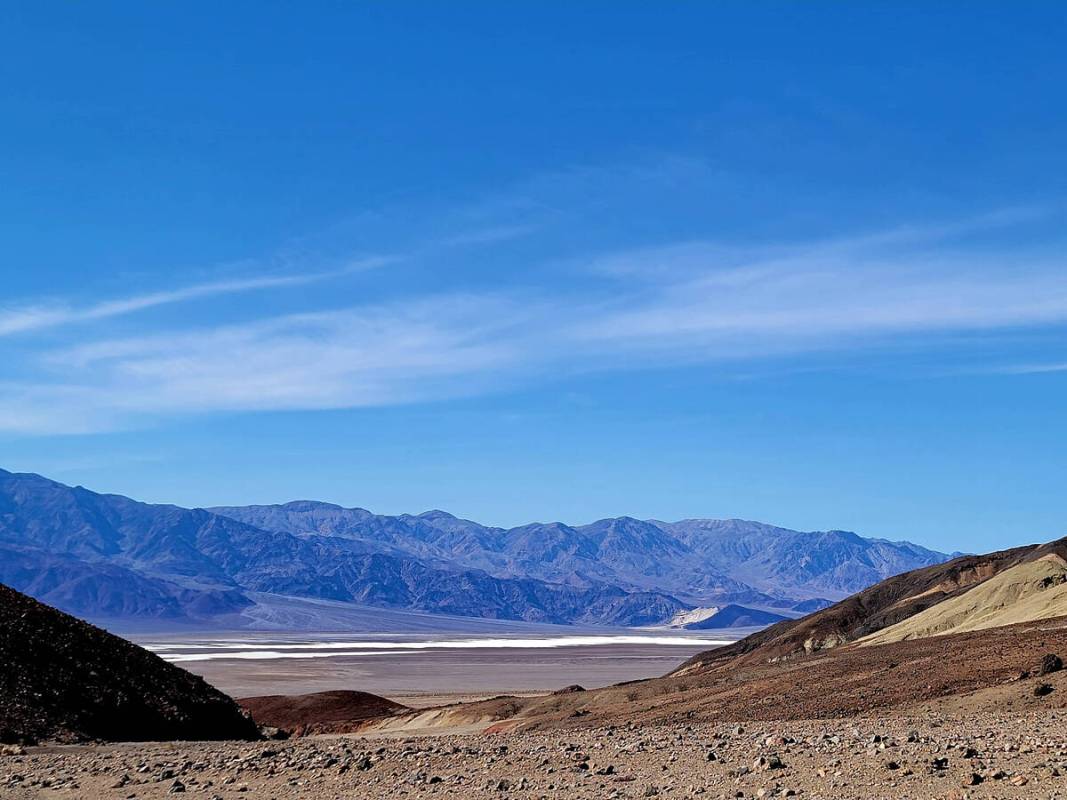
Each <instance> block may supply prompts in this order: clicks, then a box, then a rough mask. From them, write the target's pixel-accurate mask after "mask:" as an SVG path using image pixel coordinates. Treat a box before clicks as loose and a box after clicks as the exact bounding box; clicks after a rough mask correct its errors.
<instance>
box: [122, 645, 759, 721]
mask: <svg viewBox="0 0 1067 800" xmlns="http://www.w3.org/2000/svg"><path fill="white" fill-rule="evenodd" d="M751 631H752V629H751V628H747V629H746V628H736V629H728V630H724V631H701V632H699V633H689V632H686V631H666V630H659V631H651V630H650V631H639V630H631V629H626V628H601V629H595V630H586V631H582V630H578V631H575V630H566V629H564V631H563V633H562V634H561V633H559V632H558V631H552V632H551V633H549V634H546V633H544V632H543V631H542V630H540V629H537V628H532V627H531V628H530V629H529V630H522V629H519V632H515V631H512V632H510V633H506V634H501V633H497V632H493V633H492V634H491V635H490V636H486V635H485V634H472V633H470V632H462V631H460V632H456V631H453V632H434V633H432V634H430V633H427V634H421V635H410V634H409V635H406V636H401V635H396V634H389V635H387V634H370V633H366V634H357V635H355V636H352V635H340V634H332V635H331V634H312V633H300V634H278V633H252V632H248V631H241V632H231V633H218V632H213V633H208V634H183V635H171V636H155V637H152V636H135V637H132V638H134V639H135V640H136V641H137V642H138V643H139V644H141V645H143V646H145V647H148V648H149V649H150V650H153V651H154V652H156V653H158V654H159V655H161V656H163V658H165V659H167V660H173V661H175V663H177V664H178V666H180V667H182V668H184V669H187V670H189V671H190V672H193V673H195V674H197V675H200V676H202V677H203V678H204V679H206V680H207V681H208V683H210V684H212V685H213V686H215V687H216V688H218V689H221V690H222V691H224V692H226V693H227V694H229V695H231V696H232V697H248V696H252V695H264V694H304V693H308V692H317V691H324V690H333V689H358V690H360V691H365V692H371V693H373V694H378V695H382V696H385V697H390V698H392V699H396V700H399V701H400V702H402V703H404V704H405V705H419V706H423V705H430V704H440V703H447V702H453V701H454V700H456V699H459V698H460V697H461V696H466V697H467V698H470V697H473V696H478V697H491V696H494V695H500V694H528V693H530V692H548V691H552V690H554V689H558V688H559V687H561V686H566V685H568V684H574V683H577V684H581V685H582V686H584V687H586V688H589V689H592V688H597V687H601V686H608V685H611V684H615V683H621V682H624V681H633V680H639V679H642V678H652V677H657V676H660V675H664V674H666V673H668V672H670V671H671V670H673V669H675V668H676V667H678V665H679V664H681V663H682V662H684V661H685V660H686V659H688V658H689V657H691V656H693V655H695V654H697V653H700V652H704V651H707V650H708V649H709V648H712V647H715V646H716V645H719V644H725V643H728V642H731V641H734V640H736V639H740V638H742V637H743V636H745V635H746V634H748V633H750V632H751ZM505 645H506V646H505Z"/></svg>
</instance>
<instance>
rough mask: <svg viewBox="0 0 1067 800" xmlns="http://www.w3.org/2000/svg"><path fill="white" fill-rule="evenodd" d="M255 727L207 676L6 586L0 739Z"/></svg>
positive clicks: (209, 732)
mask: <svg viewBox="0 0 1067 800" xmlns="http://www.w3.org/2000/svg"><path fill="white" fill-rule="evenodd" d="M257 735H258V733H257V728H256V725H255V723H254V722H253V721H252V720H251V719H250V718H249V717H248V716H247V715H245V714H244V713H243V712H242V711H241V709H240V708H238V706H237V704H236V703H234V702H233V700H231V699H230V698H229V697H227V696H226V695H224V694H223V693H222V692H220V691H218V690H217V689H214V688H212V687H211V686H209V685H208V684H207V683H206V682H205V681H204V680H203V679H202V678H198V677H197V676H195V675H191V674H190V673H188V672H186V671H185V670H183V669H179V668H178V667H176V666H174V665H172V664H168V663H167V662H165V661H164V660H163V659H161V658H159V657H158V656H155V655H153V654H152V653H149V652H148V651H147V650H144V649H142V648H140V647H137V646H136V645H134V644H131V643H130V642H127V641H126V640H125V639H120V638H119V637H117V636H113V635H111V634H110V633H108V632H106V631H104V630H101V629H100V628H96V627H94V626H92V625H89V624H88V623H86V622H82V621H81V620H78V619H75V618H74V617H72V616H69V615H68V614H64V613H62V612H61V611H57V610H56V609H54V608H51V607H49V606H46V605H44V604H42V603H39V602H37V601H36V600H34V599H33V598H31V597H27V596H26V595H24V594H21V593H19V592H16V591H15V590H14V589H10V588H8V587H7V586H3V585H0V741H7V742H33V741H38V740H58V741H80V740H86V739H102V740H109V741H143V740H163V739H251V738H256V737H257Z"/></svg>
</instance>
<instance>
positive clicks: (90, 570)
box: [0, 470, 947, 625]
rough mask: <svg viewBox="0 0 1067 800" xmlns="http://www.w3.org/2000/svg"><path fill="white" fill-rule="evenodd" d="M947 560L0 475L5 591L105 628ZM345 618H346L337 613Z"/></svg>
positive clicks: (527, 617)
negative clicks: (155, 495) (208, 499)
mask: <svg viewBox="0 0 1067 800" xmlns="http://www.w3.org/2000/svg"><path fill="white" fill-rule="evenodd" d="M945 558H947V556H945V555H943V554H941V553H936V552H933V551H930V550H926V549H924V548H921V547H918V546H916V545H912V544H908V543H905V542H899V543H894V542H886V541H881V540H872V539H864V538H862V537H859V536H856V535H855V534H851V533H844V532H837V531H834V532H827V533H800V532H797V531H789V530H786V529H783V528H775V527H773V526H769V525H763V524H761V523H755V522H742V521H738V520H727V521H720V520H685V521H682V522H675V523H664V522H657V521H642V520H636V519H631V518H627V517H622V518H618V519H606V520H601V521H599V522H595V523H592V524H590V525H582V526H569V525H565V524H562V523H548V524H542V523H534V524H530V525H524V526H521V527H517V528H511V529H504V528H495V527H490V526H485V525H480V524H478V523H476V522H471V521H469V520H463V519H459V518H457V517H454V516H452V515H450V514H447V513H445V512H442V511H431V512H427V513H424V514H419V515H408V514H404V515H400V516H384V515H378V514H373V513H371V512H369V511H366V510H363V509H349V508H342V507H340V506H335V505H331V504H328V503H318V502H309V501H301V502H294V503H286V504H283V505H272V506H244V507H226V508H214V509H185V508H180V507H178V506H172V505H151V504H146V503H139V502H136V501H134V500H131V499H129V498H127V497H123V496H120V495H111V494H98V493H95V492H92V491H89V490H88V489H85V488H82V487H70V486H65V485H63V484H61V483H57V482H55V481H51V480H48V479H47V478H43V477H41V476H39V475H33V474H16V473H11V472H6V471H4V470H0V583H5V584H8V585H9V586H12V587H13V588H15V589H18V590H19V591H23V592H26V593H27V594H31V595H33V596H34V597H37V598H38V599H40V600H43V601H44V602H47V603H49V604H51V605H55V606H57V607H59V608H61V609H63V610H66V611H69V612H71V613H74V614H77V615H79V616H83V617H87V618H90V619H96V620H142V621H145V620H148V621H151V620H159V621H171V622H186V623H191V624H219V625H242V624H248V623H249V620H253V621H255V624H262V625H269V624H270V614H269V613H268V611H265V610H264V609H268V610H269V609H270V607H271V606H272V603H273V602H274V601H275V600H277V601H279V602H281V601H282V600H284V601H285V602H286V603H290V604H291V603H292V599H293V598H298V599H301V600H303V601H306V604H307V608H309V609H312V611H310V612H307V611H306V609H305V610H304V611H302V612H301V613H302V615H303V617H304V618H307V616H308V614H309V613H310V614H311V616H312V617H313V616H314V611H313V609H314V608H315V605H314V604H315V603H320V604H321V603H322V602H323V601H331V602H330V608H331V614H336V609H337V608H338V605H337V604H338V603H342V604H353V607H355V605H354V604H358V605H359V606H360V607H363V608H366V607H371V608H389V609H394V610H405V611H417V612H426V613H431V614H448V615H454V616H459V617H481V618H489V619H498V620H523V621H528V622H540V623H555V624H604V625H655V624H659V623H661V622H664V621H666V620H669V619H670V618H671V617H673V616H674V615H675V614H677V613H678V612H679V611H683V610H686V609H688V608H691V607H694V606H698V605H704V606H708V605H716V604H718V605H722V604H726V603H743V604H747V605H750V606H751V605H754V606H758V607H760V606H761V607H772V608H789V607H792V606H794V605H796V604H797V603H799V602H804V601H809V600H811V599H812V598H835V599H836V598H839V597H842V596H844V595H847V594H849V593H851V592H854V591H856V590H857V589H860V588H863V587H864V586H866V585H868V584H870V583H873V582H875V581H877V580H879V579H881V578H883V577H886V576H889V575H893V574H896V573H898V572H902V571H905V570H908V569H913V568H915V567H918V566H923V565H927V564H934V563H938V562H940V561H943V560H944V559H945ZM333 618H336V617H333Z"/></svg>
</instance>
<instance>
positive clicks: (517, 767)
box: [0, 709, 1067, 800]
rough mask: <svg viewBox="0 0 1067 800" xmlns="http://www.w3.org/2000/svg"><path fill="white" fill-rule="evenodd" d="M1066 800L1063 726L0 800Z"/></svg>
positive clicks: (328, 750) (584, 754) (535, 755)
mask: <svg viewBox="0 0 1067 800" xmlns="http://www.w3.org/2000/svg"><path fill="white" fill-rule="evenodd" d="M172 794H188V795H190V796H193V797H202V798H235V800H236V799H237V798H257V800H258V799H259V798H277V800H296V798H309V799H312V798H313V800H331V799H332V798H337V800H342V798H343V800H354V799H355V798H402V797H403V798H418V797H426V798H433V797H441V798H465V797H521V798H527V797H528V798H554V797H567V798H644V797H656V796H662V797H674V798H688V797H701V798H704V797H706V798H709V799H710V798H738V797H744V798H757V797H789V796H794V797H808V798H863V799H864V800H869V799H870V798H964V797H971V798H1015V797H1018V798H1034V797H1041V798H1058V797H1067V712H1065V711H1063V710H1060V709H1053V710H1041V711H1038V710H1034V711H1030V712H1027V713H1023V714H987V713H978V714H967V715H965V716H954V715H951V714H938V713H933V714H931V713H927V714H923V715H917V716H915V717H909V716H907V715H902V716H891V717H879V716H876V717H865V718H857V719H852V720H829V721H827V720H819V721H805V720H797V721H792V722H754V723H742V724H736V723H722V724H717V725H716V724H695V725H652V726H638V725H634V724H628V725H620V726H617V727H612V728H584V729H581V730H557V731H552V732H524V733H512V734H504V735H478V736H458V735H444V736H437V737H425V738H408V739H371V738H358V737H352V736H338V737H325V736H324V737H308V738H304V739H295V740H289V741H284V742H268V743H232V742H231V743H160V744H136V745H134V744H127V745H101V746H73V747H50V748H35V749H31V750H30V751H29V752H27V753H25V754H22V755H5V756H0V797H3V798H5V800H6V799H8V798H10V800H30V798H100V799H101V800H104V799H106V798H138V799H140V798H146V799H147V798H163V797H170V796H171V795H172Z"/></svg>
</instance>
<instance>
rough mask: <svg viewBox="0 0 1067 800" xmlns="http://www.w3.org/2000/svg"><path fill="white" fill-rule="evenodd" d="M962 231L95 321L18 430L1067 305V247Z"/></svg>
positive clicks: (320, 400) (931, 337) (33, 383)
mask: <svg viewBox="0 0 1067 800" xmlns="http://www.w3.org/2000/svg"><path fill="white" fill-rule="evenodd" d="M990 224H1000V223H999V221H995V222H993V223H990ZM946 230H948V231H949V233H946V232H945V231H946ZM953 230H954V229H952V227H951V226H942V227H941V228H937V227H929V228H926V229H923V228H920V227H916V228H908V229H894V230H893V231H885V232H875V233H873V234H870V235H864V236H858V237H852V238H844V239H835V240H829V241H813V242H800V243H795V244H792V245H777V246H774V247H767V246H753V247H751V248H744V247H737V246H735V245H732V246H724V245H721V244H719V243H717V242H713V241H708V242H699V241H697V242H692V241H690V242H681V243H675V244H669V245H665V246H661V247H655V248H641V249H631V250H627V251H624V252H612V253H602V254H592V255H590V256H587V257H585V258H581V259H575V260H574V261H573V262H572V269H574V270H577V271H580V272H581V273H582V275H583V276H584V277H582V278H581V279H580V280H575V282H574V284H573V285H572V286H568V287H566V288H567V291H565V292H561V291H559V289H558V287H556V286H553V287H551V289H550V288H548V287H546V288H545V289H544V290H541V291H538V290H536V289H526V290H524V291H523V292H522V293H516V292H510V293H509V292H500V291H490V290H482V291H478V292H467V293H463V292H439V293H432V294H424V295H421V296H409V297H408V298H407V299H405V300H403V301H400V300H397V301H392V302H382V303H377V304H371V305H364V306H359V307H342V308H335V309H327V310H321V311H317V312H314V313H304V314H284V315H277V316H272V317H267V318H264V319H260V320H256V321H253V322H244V323H240V324H218V325H207V326H203V327H200V328H192V329H186V330H176V331H175V330H169V331H158V332H155V333H152V334H149V335H144V336H138V337H127V338H119V339H113V338H97V339H92V338H90V339H88V340H83V343H82V344H79V345H77V346H67V347H61V348H52V349H48V350H46V351H42V352H39V353H37V355H36V362H35V365H36V366H35V370H36V371H35V372H34V373H33V377H32V378H30V379H25V380H21V381H9V382H8V383H7V384H6V385H3V386H0V430H6V431H21V432H37V433H45V432H62V431H90V430H100V429H107V428H114V427H123V426H129V425H132V424H139V423H144V422H150V421H151V420H153V419H158V418H166V417H172V416H175V415H181V414H193V413H210V412H235V411H253V410H295V409H325V408H355V407H365V406H382V405H393V404H400V403H410V402H420V401H431V400H439V399H442V398H451V397H456V396H461V395H472V394H481V393H485V392H489V391H494V390H498V389H499V388H500V387H501V386H508V385H513V384H514V383H515V382H521V381H534V380H537V379H538V378H539V377H540V376H544V375H552V374H557V373H558V372H560V371H564V370H565V371H568V372H576V371H593V370H604V369H611V370H634V369H643V368H647V367H650V366H658V365H662V364H664V363H670V362H672V361H673V362H679V363H680V362H703V363H709V364H712V363H716V362H724V361H726V360H732V361H737V360H738V359H755V358H762V357H766V356H791V357H795V358H794V359H793V360H794V361H796V359H799V358H801V357H803V356H804V355H805V354H809V353H815V352H819V353H826V352H834V351H839V352H854V351H856V350H857V349H860V348H864V347H868V346H870V345H872V344H877V345H878V346H880V347H884V346H885V345H887V344H890V345H891V344H893V343H894V342H899V341H907V342H908V343H909V345H911V346H914V345H915V344H916V343H920V344H926V345H931V346H932V345H934V344H936V343H937V342H938V340H939V337H942V336H945V335H956V334H959V333H966V334H968V336H971V337H973V336H981V335H986V334H990V333H994V332H997V331H1003V330H1005V329H1008V328H1013V329H1015V328H1018V329H1029V328H1035V327H1047V326H1052V325H1060V324H1064V323H1067V268H1065V267H1067V265H1065V264H1064V263H1063V260H1062V258H1060V257H1059V256H1056V255H1040V254H1039V255H1033V254H1026V253H1023V252H1022V251H1020V250H1018V249H1013V248H1011V247H1009V246H1008V245H1001V246H1000V247H996V248H994V247H992V246H983V247H982V248H980V249H979V248H961V247H958V246H955V245H954V244H953V243H952V242H951V241H950V237H951V235H952V232H953ZM325 275H326V273H320V274H319V275H318V276H316V277H313V278H310V279H322V278H323V276H325ZM308 279H309V277H308V276H300V277H299V278H297V277H296V276H291V277H289V276H287V277H279V278H264V279H259V280H256V281H238V282H231V283H227V284H204V285H200V286H196V287H188V288H186V289H183V290H177V291H174V292H167V293H161V294H159V295H146V296H143V297H139V298H130V299H128V300H124V301H114V302H111V303H102V304H100V305H98V306H94V307H92V308H90V309H84V310H82V311H81V312H78V313H79V314H80V316H78V319H92V318H93V317H92V316H90V315H91V314H92V315H97V316H108V315H111V314H122V313H130V312H131V311H134V310H137V309H140V308H145V307H148V306H150V305H153V304H159V303H165V302H180V301H182V300H185V299H191V298H193V297H197V296H202V295H203V294H211V293H218V292H226V291H245V290H251V289H255V288H264V287H265V286H268V285H284V284H282V283H280V282H281V281H290V280H308ZM268 281H269V283H268ZM56 324H61V323H56ZM1061 366H1062V365H1058V366H1048V367H1045V369H1049V370H1051V369H1058V368H1061Z"/></svg>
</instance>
